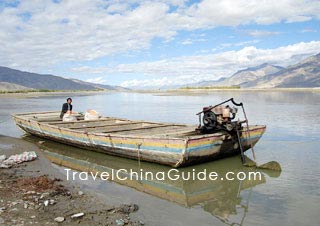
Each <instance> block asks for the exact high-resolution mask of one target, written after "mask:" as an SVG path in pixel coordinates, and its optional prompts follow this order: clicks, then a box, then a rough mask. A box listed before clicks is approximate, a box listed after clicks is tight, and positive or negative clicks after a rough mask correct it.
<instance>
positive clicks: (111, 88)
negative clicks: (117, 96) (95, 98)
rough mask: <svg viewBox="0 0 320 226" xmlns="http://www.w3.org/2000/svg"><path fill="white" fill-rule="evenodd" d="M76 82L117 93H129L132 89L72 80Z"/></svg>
mask: <svg viewBox="0 0 320 226" xmlns="http://www.w3.org/2000/svg"><path fill="white" fill-rule="evenodd" d="M70 80H72V81H74V82H77V83H79V84H85V85H90V86H93V87H96V88H97V89H107V90H117V91H128V90H130V89H128V88H124V87H121V86H111V85H104V84H97V83H92V82H85V81H82V80H79V79H70Z"/></svg>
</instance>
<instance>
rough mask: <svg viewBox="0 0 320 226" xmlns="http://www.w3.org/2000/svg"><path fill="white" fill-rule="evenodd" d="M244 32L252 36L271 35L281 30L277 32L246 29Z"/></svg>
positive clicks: (277, 33)
mask: <svg viewBox="0 0 320 226" xmlns="http://www.w3.org/2000/svg"><path fill="white" fill-rule="evenodd" d="M246 33H247V34H248V35H251V36H254V37H261V36H272V35H279V34H281V32H278V31H263V30H253V31H246Z"/></svg>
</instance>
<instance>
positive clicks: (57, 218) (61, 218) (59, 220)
mask: <svg viewBox="0 0 320 226" xmlns="http://www.w3.org/2000/svg"><path fill="white" fill-rule="evenodd" d="M54 221H55V222H58V223H61V222H63V221H64V217H56V218H54Z"/></svg>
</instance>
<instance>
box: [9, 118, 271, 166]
mask: <svg viewBox="0 0 320 226" xmlns="http://www.w3.org/2000/svg"><path fill="white" fill-rule="evenodd" d="M37 114H40V113H37ZM42 114H45V113H42ZM51 114H52V113H51ZM13 119H14V120H15V122H16V124H17V125H18V126H19V127H20V128H21V129H22V130H24V131H25V132H27V133H30V134H32V135H35V136H38V137H42V138H45V139H49V140H54V141H57V142H60V143H65V144H68V145H72V146H76V147H80V148H85V149H88V150H92V151H98V152H103V153H106V154H110V155H116V156H121V157H126V158H131V159H138V160H139V161H148V162H155V163H160V164H164V165H169V166H172V167H181V166H187V165H192V164H197V163H200V162H207V161H212V160H214V159H218V158H222V157H225V156H230V155H234V154H238V153H239V149H238V147H236V145H235V140H234V137H231V136H230V135H228V134H226V133H214V134H206V135H193V136H187V135H186V136H178V137H177V136H169V135H167V136H147V135H146V136H136V135H123V134H117V133H108V134H106V133H99V132H94V131H91V132H87V131H83V130H75V129H70V128H66V127H61V126H57V125H51V124H50V123H48V122H41V121H40V120H34V119H33V118H32V117H30V113H29V114H27V113H26V114H16V115H13ZM101 122H102V121H101ZM88 123H89V122H88ZM132 124H133V123H132ZM164 127H165V125H164ZM265 129H266V127H265V126H253V127H250V129H249V133H246V132H243V133H242V137H241V140H242V144H243V147H244V149H245V150H247V149H249V148H250V146H251V142H252V144H253V145H255V143H256V142H258V140H259V139H260V137H261V136H262V135H263V133H264V132H265ZM249 135H250V137H249ZM250 141H251V142H250Z"/></svg>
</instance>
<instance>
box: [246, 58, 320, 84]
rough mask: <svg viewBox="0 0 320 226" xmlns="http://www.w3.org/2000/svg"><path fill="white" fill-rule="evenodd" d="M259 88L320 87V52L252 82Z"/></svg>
mask: <svg viewBox="0 0 320 226" xmlns="http://www.w3.org/2000/svg"><path fill="white" fill-rule="evenodd" d="M250 86H253V87H257V88H273V87H278V88H293V87H320V53H319V54H317V55H314V56H311V57H308V58H307V59H305V60H303V61H301V62H299V63H297V64H295V65H292V66H289V67H287V68H285V69H283V70H281V71H279V72H277V73H274V74H270V75H268V76H265V77H262V78H260V79H258V80H257V81H255V82H253V83H251V84H250Z"/></svg>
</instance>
